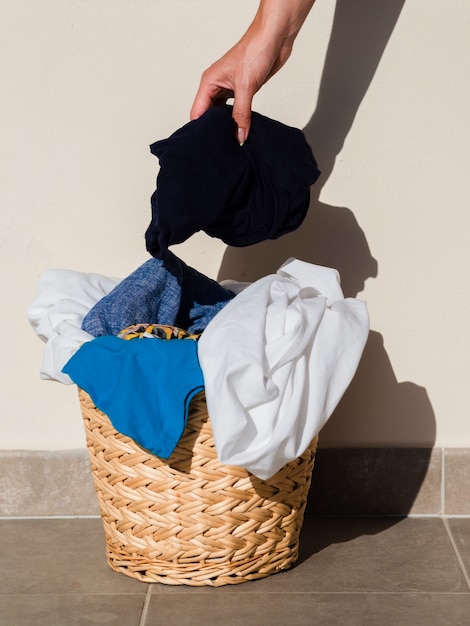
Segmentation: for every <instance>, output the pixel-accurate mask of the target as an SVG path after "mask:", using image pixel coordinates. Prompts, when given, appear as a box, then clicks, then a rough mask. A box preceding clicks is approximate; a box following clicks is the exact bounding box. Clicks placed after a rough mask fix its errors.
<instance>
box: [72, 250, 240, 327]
mask: <svg viewBox="0 0 470 626" xmlns="http://www.w3.org/2000/svg"><path fill="white" fill-rule="evenodd" d="M232 298H233V294H232V293H231V292H230V291H228V290H227V289H224V288H223V287H221V286H220V285H219V283H217V282H216V281H215V280H212V279H211V278H208V277H207V276H204V274H201V273H200V272H198V271H197V270H195V269H193V268H191V267H189V266H188V265H186V263H184V262H183V261H181V259H179V258H178V257H177V256H175V255H174V254H173V253H171V252H167V254H166V257H165V258H164V259H155V258H151V259H149V260H148V261H146V262H145V263H144V264H143V265H141V266H140V267H139V268H137V269H136V270H135V271H134V272H133V273H132V274H130V276H128V277H127V278H125V279H124V280H122V281H121V282H120V283H119V284H118V285H117V286H116V287H115V288H114V289H113V290H112V291H111V292H110V293H109V294H108V295H107V296H105V297H104V298H102V299H101V300H100V301H99V302H97V304H96V305H95V306H94V307H93V308H92V309H91V310H90V311H89V312H88V314H87V315H86V316H85V317H84V319H83V322H82V330H84V331H86V332H87V333H89V334H90V335H93V337H99V336H101V335H117V334H118V333H119V332H120V331H121V330H123V329H124V328H126V327H127V326H130V325H131V324H142V323H148V324H168V325H170V326H178V327H179V328H183V329H184V330H188V331H189V332H191V333H200V332H202V331H203V330H204V328H205V327H206V326H207V324H208V323H209V322H210V321H211V319H212V318H213V317H214V315H216V314H217V313H218V312H219V311H220V310H221V309H222V308H223V307H224V306H225V304H226V303H227V302H228V301H229V300H231V299H232Z"/></svg>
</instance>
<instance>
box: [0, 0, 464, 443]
mask: <svg viewBox="0 0 470 626" xmlns="http://www.w3.org/2000/svg"><path fill="white" fill-rule="evenodd" d="M256 5H257V2H256V0H236V1H234V0H231V1H228V0H198V1H197V2H196V1H195V0H173V1H171V2H169V1H166V2H164V1H163V0H75V1H73V2H72V1H71V0H42V1H33V0H31V1H30V0H0V9H1V19H0V59H1V62H0V94H1V96H0V102H1V117H0V126H1V134H0V181H1V182H0V220H1V222H0V238H1V246H0V257H1V268H2V271H1V281H2V282H1V292H2V303H3V304H2V307H1V313H0V315H1V328H2V338H1V385H2V387H1V389H2V410H1V418H0V420H1V421H0V448H4V449H17V448H20V449H68V448H78V447H81V446H83V445H84V438H83V433H82V426H81V421H80V415H79V410H78V403H77V401H76V391H75V389H74V388H73V387H65V386H63V385H61V384H59V383H53V382H45V381H41V380H39V374H38V372H39V366H40V362H41V358H42V350H43V345H42V344H41V342H40V341H39V339H37V337H36V336H35V335H34V333H33V331H32V330H31V328H30V327H29V325H28V322H27V321H26V309H27V307H28V305H29V304H30V302H31V300H32V298H33V297H34V293H35V289H36V285H37V282H38V279H39V276H40V274H41V273H42V272H43V271H44V270H45V269H48V268H55V267H57V268H67V269H75V270H80V271H93V272H99V273H103V274H108V275H115V276H125V275H127V274H129V273H130V272H131V271H132V270H133V269H135V267H137V266H138V265H140V264H141V263H142V262H143V261H144V260H145V259H146V258H147V254H146V251H145V247H144V241H143V233H144V231H145V228H146V226H147V224H148V221H149V219H150V206H149V197H150V194H151V193H152V191H153V189H154V184H155V177H156V173H157V161H156V159H155V158H154V157H152V156H151V155H150V153H149V150H148V145H149V144H150V143H151V142H153V141H155V140H157V139H160V138H163V137H165V136H167V135H168V134H169V133H171V132H172V131H173V130H175V129H176V128H178V127H179V126H181V125H182V124H183V123H185V122H186V121H187V119H188V112H189V109H190V105H191V103H192V98H193V96H194V93H195V90H196V87H197V84H198V81H199V76H200V73H201V71H202V70H203V69H204V68H205V67H206V66H207V65H208V64H209V63H210V62H212V61H213V60H215V58H216V57H217V56H218V55H220V54H222V53H223V52H224V51H225V49H226V48H227V47H228V46H229V44H231V43H232V42H234V41H235V40H236V39H237V38H238V36H239V35H240V34H241V33H242V32H243V29H244V28H245V26H246V25H247V24H248V22H249V20H250V18H251V16H252V15H253V13H254V10H255V7H256ZM335 5H336V19H335V21H334V20H333V18H334V13H335ZM469 22H470V3H469V2H468V0H448V1H447V2H445V3H443V2H427V1H426V0H406V1H404V2H403V0H355V1H354V2H353V1H351V0H338V1H337V2H336V3H335V2H334V1H333V0H317V3H316V5H315V7H314V9H313V11H312V13H311V15H310V16H309V18H308V21H307V23H306V24H305V26H304V29H303V30H302V32H301V35H300V36H299V38H298V42H297V45H296V47H295V51H294V54H293V56H292V58H291V59H290V61H289V63H288V65H287V66H286V67H285V68H284V69H283V70H282V71H281V73H280V74H279V75H278V76H276V77H275V78H274V79H273V80H272V81H271V82H270V83H269V84H268V85H267V86H266V87H265V88H264V89H263V90H262V92H261V93H260V94H259V95H258V96H257V97H256V99H255V103H254V108H255V109H257V110H258V111H260V112H262V113H264V114H266V115H269V116H271V117H275V118H278V119H279V120H281V121H283V122H285V123H288V124H291V125H294V126H299V127H301V128H304V129H305V131H306V134H307V136H308V138H309V140H310V142H311V144H312V146H313V148H314V151H315V154H316V156H317V158H318V160H319V162H320V165H321V167H322V169H323V172H324V174H323V177H322V179H321V181H320V182H319V183H318V184H317V185H316V186H315V188H314V190H313V194H312V206H311V211H310V214H309V216H308V218H307V220H306V222H305V223H304V225H303V226H302V228H301V229H300V230H299V231H297V232H296V233H294V234H292V235H289V236H287V237H285V238H283V239H282V240H279V241H277V242H273V243H265V244H262V245H260V246H256V247H253V248H250V249H241V250H232V249H225V246H223V245H222V244H221V243H220V242H217V241H215V240H211V239H209V238H207V237H205V236H199V235H198V236H195V237H193V238H191V240H190V241H188V242H186V243H185V244H183V245H181V246H178V247H177V249H176V250H175V251H176V252H177V254H179V255H180V256H181V257H182V258H184V260H185V261H186V262H188V263H190V264H191V265H193V266H194V267H196V268H197V269H199V270H200V271H202V272H204V273H206V274H208V275H210V276H212V277H222V278H224V277H227V276H229V275H230V276H232V277H234V278H243V279H246V278H248V279H253V278H256V277H258V276H259V275H261V274H265V273H267V272H271V271H274V270H276V269H277V267H278V266H279V265H280V264H281V263H282V262H283V261H284V260H285V259H286V258H287V257H288V256H297V257H298V258H302V259H304V260H307V261H310V262H314V263H321V264H327V265H333V266H335V267H337V268H338V269H339V270H340V272H341V275H342V280H343V288H344V291H345V293H346V295H352V296H355V295H357V296H358V297H359V298H361V299H364V300H366V301H367V302H368V306H369V312H370V317H371V328H372V332H371V336H370V341H369V344H368V346H367V349H366V352H365V354H364V358H363V361H362V365H361V367H360V370H359V372H358V375H357V377H356V379H355V380H354V382H353V384H352V385H351V387H350V389H349V391H348V392H347V394H346V396H345V397H344V399H343V401H342V403H341V405H340V407H339V408H338V410H337V411H336V413H335V415H334V416H333V417H332V419H331V420H330V422H329V423H328V425H327V426H326V428H325V431H324V433H323V437H322V444H323V445H325V446H337V445H346V446H369V445H372V446H375V445H377V446H388V445H392V446H396V445H398V446H430V445H436V446H445V447H470V420H469V419H468V417H469V404H470V403H469V401H468V400H469V399H468V390H469V387H470V385H469V375H470V366H469V361H470V358H469V355H470V332H469V318H470V315H469V313H470V280H469V276H468V270H469V268H470V251H469V245H468V238H469V235H468V233H469V230H470V211H469V208H470V206H469V195H470V194H469V180H470V176H469V167H470V153H469V145H470V133H469V128H470V124H469V122H468V102H469V101H470V84H469V81H468V77H469V59H470V39H469V37H468V26H469ZM333 24H334V27H333Z"/></svg>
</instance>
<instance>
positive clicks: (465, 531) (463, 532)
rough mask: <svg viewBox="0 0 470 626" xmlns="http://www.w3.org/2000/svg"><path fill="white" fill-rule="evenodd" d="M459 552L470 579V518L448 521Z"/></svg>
mask: <svg viewBox="0 0 470 626" xmlns="http://www.w3.org/2000/svg"><path fill="white" fill-rule="evenodd" d="M447 523H448V524H449V528H450V531H451V533H452V536H453V538H454V541H455V544H456V546H457V550H458V551H459V554H460V557H461V558H462V562H463V564H464V567H465V569H466V572H467V575H468V576H469V577H470V518H469V517H465V518H460V519H459V518H454V519H449V520H447Z"/></svg>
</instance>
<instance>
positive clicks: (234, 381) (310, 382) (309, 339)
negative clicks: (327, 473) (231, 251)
mask: <svg viewBox="0 0 470 626" xmlns="http://www.w3.org/2000/svg"><path fill="white" fill-rule="evenodd" d="M368 332H369V317H368V313H367V307H366V304H365V303H364V302H361V301H359V300H356V299H354V298H347V299H344V297H343V293H342V290H341V287H340V282H339V274H338V272H337V271H336V270H334V269H331V268H326V267H321V266H317V265H312V264H310V263H306V262H304V261H299V260H297V259H289V260H288V261H286V263H285V264H284V265H283V266H281V268H280V269H279V270H278V272H277V273H276V274H273V275H269V276H266V277H264V278H261V279H260V280H258V281H256V282H255V283H253V284H252V285H250V286H248V287H246V288H245V289H244V290H243V291H241V292H240V293H239V294H238V295H237V296H236V298H234V299H233V300H232V301H230V302H229V303H228V304H227V305H226V306H225V307H224V308H223V309H222V310H221V311H220V312H219V313H218V314H217V315H216V317H215V318H214V319H213V320H212V321H211V322H210V323H209V325H208V326H207V328H206V329H205V331H204V333H203V334H202V336H201V338H200V340H199V361H200V364H201V367H202V370H203V374H204V382H205V388H206V399H207V407H208V412H209V416H210V419H211V424H212V429H213V433H214V439H215V444H216V448H217V453H218V456H219V459H220V460H221V461H222V462H223V463H225V464H227V465H237V466H241V467H244V468H246V469H247V470H249V471H250V472H251V473H253V474H254V475H256V476H258V477H259V478H261V479H263V480H266V479H268V478H270V477H271V476H272V475H274V474H275V473H276V472H277V471H278V470H279V469H280V468H281V467H282V466H283V465H284V464H285V463H287V462H288V461H291V460H293V459H295V458H297V457H298V456H300V455H301V454H302V453H303V452H304V451H305V450H306V448H307V447H308V446H309V444H310V442H311V441H312V439H313V437H314V436H315V435H316V434H318V432H319V431H320V429H321V428H322V427H323V425H324V424H325V423H326V421H327V420H328V418H329V417H330V416H331V414H332V412H333V410H334V409H335V407H336V406H337V404H338V402H339V400H340V399H341V396H342V395H343V393H344V392H345V390H346V389H347V387H348V385H349V383H350V382H351V380H352V378H353V376H354V373H355V371H356V368H357V366H358V364H359V360H360V357H361V354H362V351H363V349H364V346H365V343H366V340H367V336H368Z"/></svg>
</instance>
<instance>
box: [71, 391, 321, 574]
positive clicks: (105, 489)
mask: <svg viewBox="0 0 470 626" xmlns="http://www.w3.org/2000/svg"><path fill="white" fill-rule="evenodd" d="M79 396H80V405H81V410H82V414H83V418H84V424H85V433H86V438H87V444H88V450H89V453H90V460H91V468H92V472H93V477H94V481H95V487H96V492H97V496H98V501H99V506H100V510H101V516H102V519H103V525H104V530H105V535H106V546H107V557H108V561H109V564H110V566H111V567H112V568H113V569H114V570H116V571H118V572H122V573H124V574H126V575H128V576H131V577H133V578H137V579H139V580H142V581H145V582H160V583H166V584H172V585H183V584H184V585H194V586H203V585H212V586H221V585H227V584H236V583H241V582H245V581H248V580H254V579H256V578H263V577H265V576H268V575H269V574H273V573H275V572H278V571H280V570H284V569H287V568H289V567H290V566H291V565H292V564H293V563H294V561H295V560H296V559H297V556H298V547H299V533H300V530H301V527H302V522H303V517H304V511H305V505H306V501H307V493H308V489H309V486H310V481H311V476H312V470H313V464H314V458H315V451H316V444H317V439H315V440H314V441H313V442H312V444H311V445H310V447H309V448H308V449H307V450H306V451H305V453H304V454H303V455H302V457H300V458H299V459H297V460H296V461H293V462H291V463H288V464H287V465H286V466H285V467H284V468H282V469H281V470H280V471H279V472H278V473H277V474H276V475H275V476H273V477H272V478H271V479H269V480H268V481H263V480H260V479H258V478H257V477H255V476H253V475H252V474H250V473H249V472H247V471H246V470H244V469H242V468H239V467H233V466H227V465H222V464H221V463H220V461H219V460H218V459H217V454H216V450H215V444H214V438H213V435H212V429H211V426H210V422H209V418H208V414H207V405H206V402H205V396H204V393H200V394H198V395H197V396H196V397H195V398H194V400H193V401H192V403H191V406H190V412H189V418H188V424H187V427H186V429H185V432H184V434H183V436H182V438H181V439H180V442H179V444H178V446H177V448H176V450H175V451H174V453H173V454H172V456H171V457H170V459H168V461H162V460H161V459H159V458H157V457H156V456H154V455H152V454H151V453H149V452H148V451H147V450H144V449H143V448H141V447H140V446H139V445H137V444H136V443H135V442H134V441H133V440H132V439H130V438H129V437H126V436H124V435H121V434H119V433H118V432H116V430H115V429H114V428H113V427H112V425H111V423H110V421H109V419H108V418H107V416H106V415H104V414H103V413H102V412H101V411H99V410H98V409H97V408H96V407H95V405H94V404H93V402H92V401H91V399H90V397H89V396H88V394H86V393H85V392H84V391H83V390H80V392H79Z"/></svg>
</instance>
